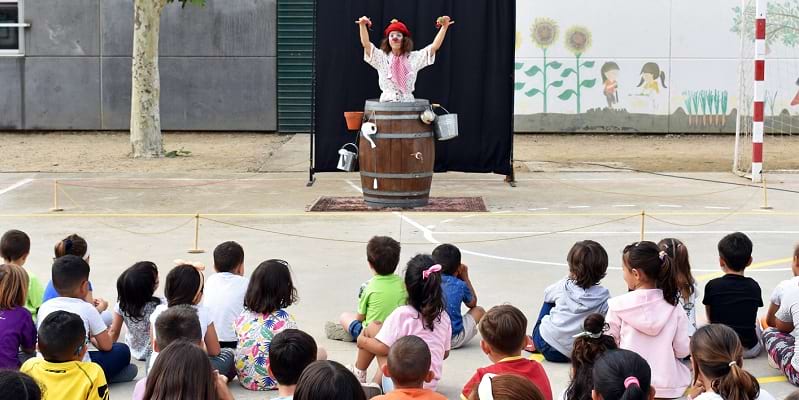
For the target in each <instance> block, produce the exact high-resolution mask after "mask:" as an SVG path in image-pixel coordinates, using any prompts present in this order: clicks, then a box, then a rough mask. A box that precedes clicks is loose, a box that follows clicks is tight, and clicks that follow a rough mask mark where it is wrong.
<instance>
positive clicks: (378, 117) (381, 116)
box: [368, 114, 419, 121]
mask: <svg viewBox="0 0 799 400" xmlns="http://www.w3.org/2000/svg"><path fill="white" fill-rule="evenodd" d="M368 118H369V119H370V120H372V119H374V120H389V121H390V120H401V119H419V115H418V114H377V115H375V116H370V117H368Z"/></svg>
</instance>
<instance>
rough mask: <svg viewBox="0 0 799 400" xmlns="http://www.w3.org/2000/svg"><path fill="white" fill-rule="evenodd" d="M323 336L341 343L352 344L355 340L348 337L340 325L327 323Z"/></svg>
mask: <svg viewBox="0 0 799 400" xmlns="http://www.w3.org/2000/svg"><path fill="white" fill-rule="evenodd" d="M325 336H327V338H328V339H330V340H340V341H343V342H354V341H355V340H354V339H353V338H352V336H350V333H349V332H347V331H346V330H345V329H344V327H342V326H341V324H338V323H335V322H331V321H327V322H325Z"/></svg>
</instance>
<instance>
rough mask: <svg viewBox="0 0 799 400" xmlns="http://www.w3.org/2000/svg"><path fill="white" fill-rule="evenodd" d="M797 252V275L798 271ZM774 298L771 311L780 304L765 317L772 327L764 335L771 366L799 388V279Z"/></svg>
mask: <svg viewBox="0 0 799 400" xmlns="http://www.w3.org/2000/svg"><path fill="white" fill-rule="evenodd" d="M797 253H799V246H797V250H796V251H795V252H794V254H795V255H794V268H793V270H794V272H796V271H797V268H796V267H797V260H798V259H799V257H797ZM774 292H775V294H777V295H778V296H777V297H776V298H775V296H774V295H772V300H771V302H772V308H773V307H774V305H773V304H774V303H775V302H777V303H779V306H778V308H777V310H776V311H775V312H773V315H772V310H771V309H769V315H768V316H767V317H766V318H767V322H768V323H769V325H772V326H773V327H769V328H768V329H766V330H765V331H764V332H763V342H764V345H765V346H764V347H765V348H766V351H767V352H768V361H769V365H771V366H773V367H774V368H777V369H779V370H780V371H782V373H783V374H784V375H785V377H787V378H788V382H790V383H792V384H794V385H797V386H799V352H797V351H796V347H795V344H796V335H797V329H796V327H797V326H799V287H797V280H795V279H789V280H788V281H785V282H783V283H780V285H779V286H777V288H775V289H774Z"/></svg>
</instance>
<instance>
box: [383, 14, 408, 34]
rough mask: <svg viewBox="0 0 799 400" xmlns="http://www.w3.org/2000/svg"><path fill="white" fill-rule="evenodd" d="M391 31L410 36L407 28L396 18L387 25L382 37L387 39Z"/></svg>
mask: <svg viewBox="0 0 799 400" xmlns="http://www.w3.org/2000/svg"><path fill="white" fill-rule="evenodd" d="M393 31H397V32H399V33H401V34H403V35H405V36H411V31H409V30H408V27H407V26H405V24H403V23H402V22H399V21H398V20H397V19H396V18H395V19H392V20H391V23H390V24H388V26H387V27H386V30H385V31H383V36H386V37H388V34H389V33H391V32H393Z"/></svg>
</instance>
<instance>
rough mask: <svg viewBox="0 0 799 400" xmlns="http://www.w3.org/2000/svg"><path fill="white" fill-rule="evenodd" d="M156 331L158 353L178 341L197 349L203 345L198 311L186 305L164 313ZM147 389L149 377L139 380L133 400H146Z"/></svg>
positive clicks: (157, 322) (156, 324) (159, 317)
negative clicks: (190, 344)
mask: <svg viewBox="0 0 799 400" xmlns="http://www.w3.org/2000/svg"><path fill="white" fill-rule="evenodd" d="M154 331H155V332H156V334H157V336H158V339H157V340H154V341H153V343H152V346H153V348H154V349H155V351H157V352H160V351H161V350H163V349H165V348H166V347H167V346H169V345H170V344H171V343H172V342H176V341H178V340H185V341H188V342H191V343H194V344H195V345H197V347H202V345H203V336H202V335H203V332H202V328H201V327H200V318H199V317H198V316H197V310H196V309H194V308H193V307H192V306H189V305H186V304H181V305H179V306H174V307H171V308H169V309H167V310H165V311H164V312H162V313H161V315H159V316H158V319H157V320H155V328H154ZM146 389H147V377H144V378H142V379H139V381H138V382H136V387H135V388H134V389H133V400H144V398H145V397H144V392H145V391H146Z"/></svg>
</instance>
